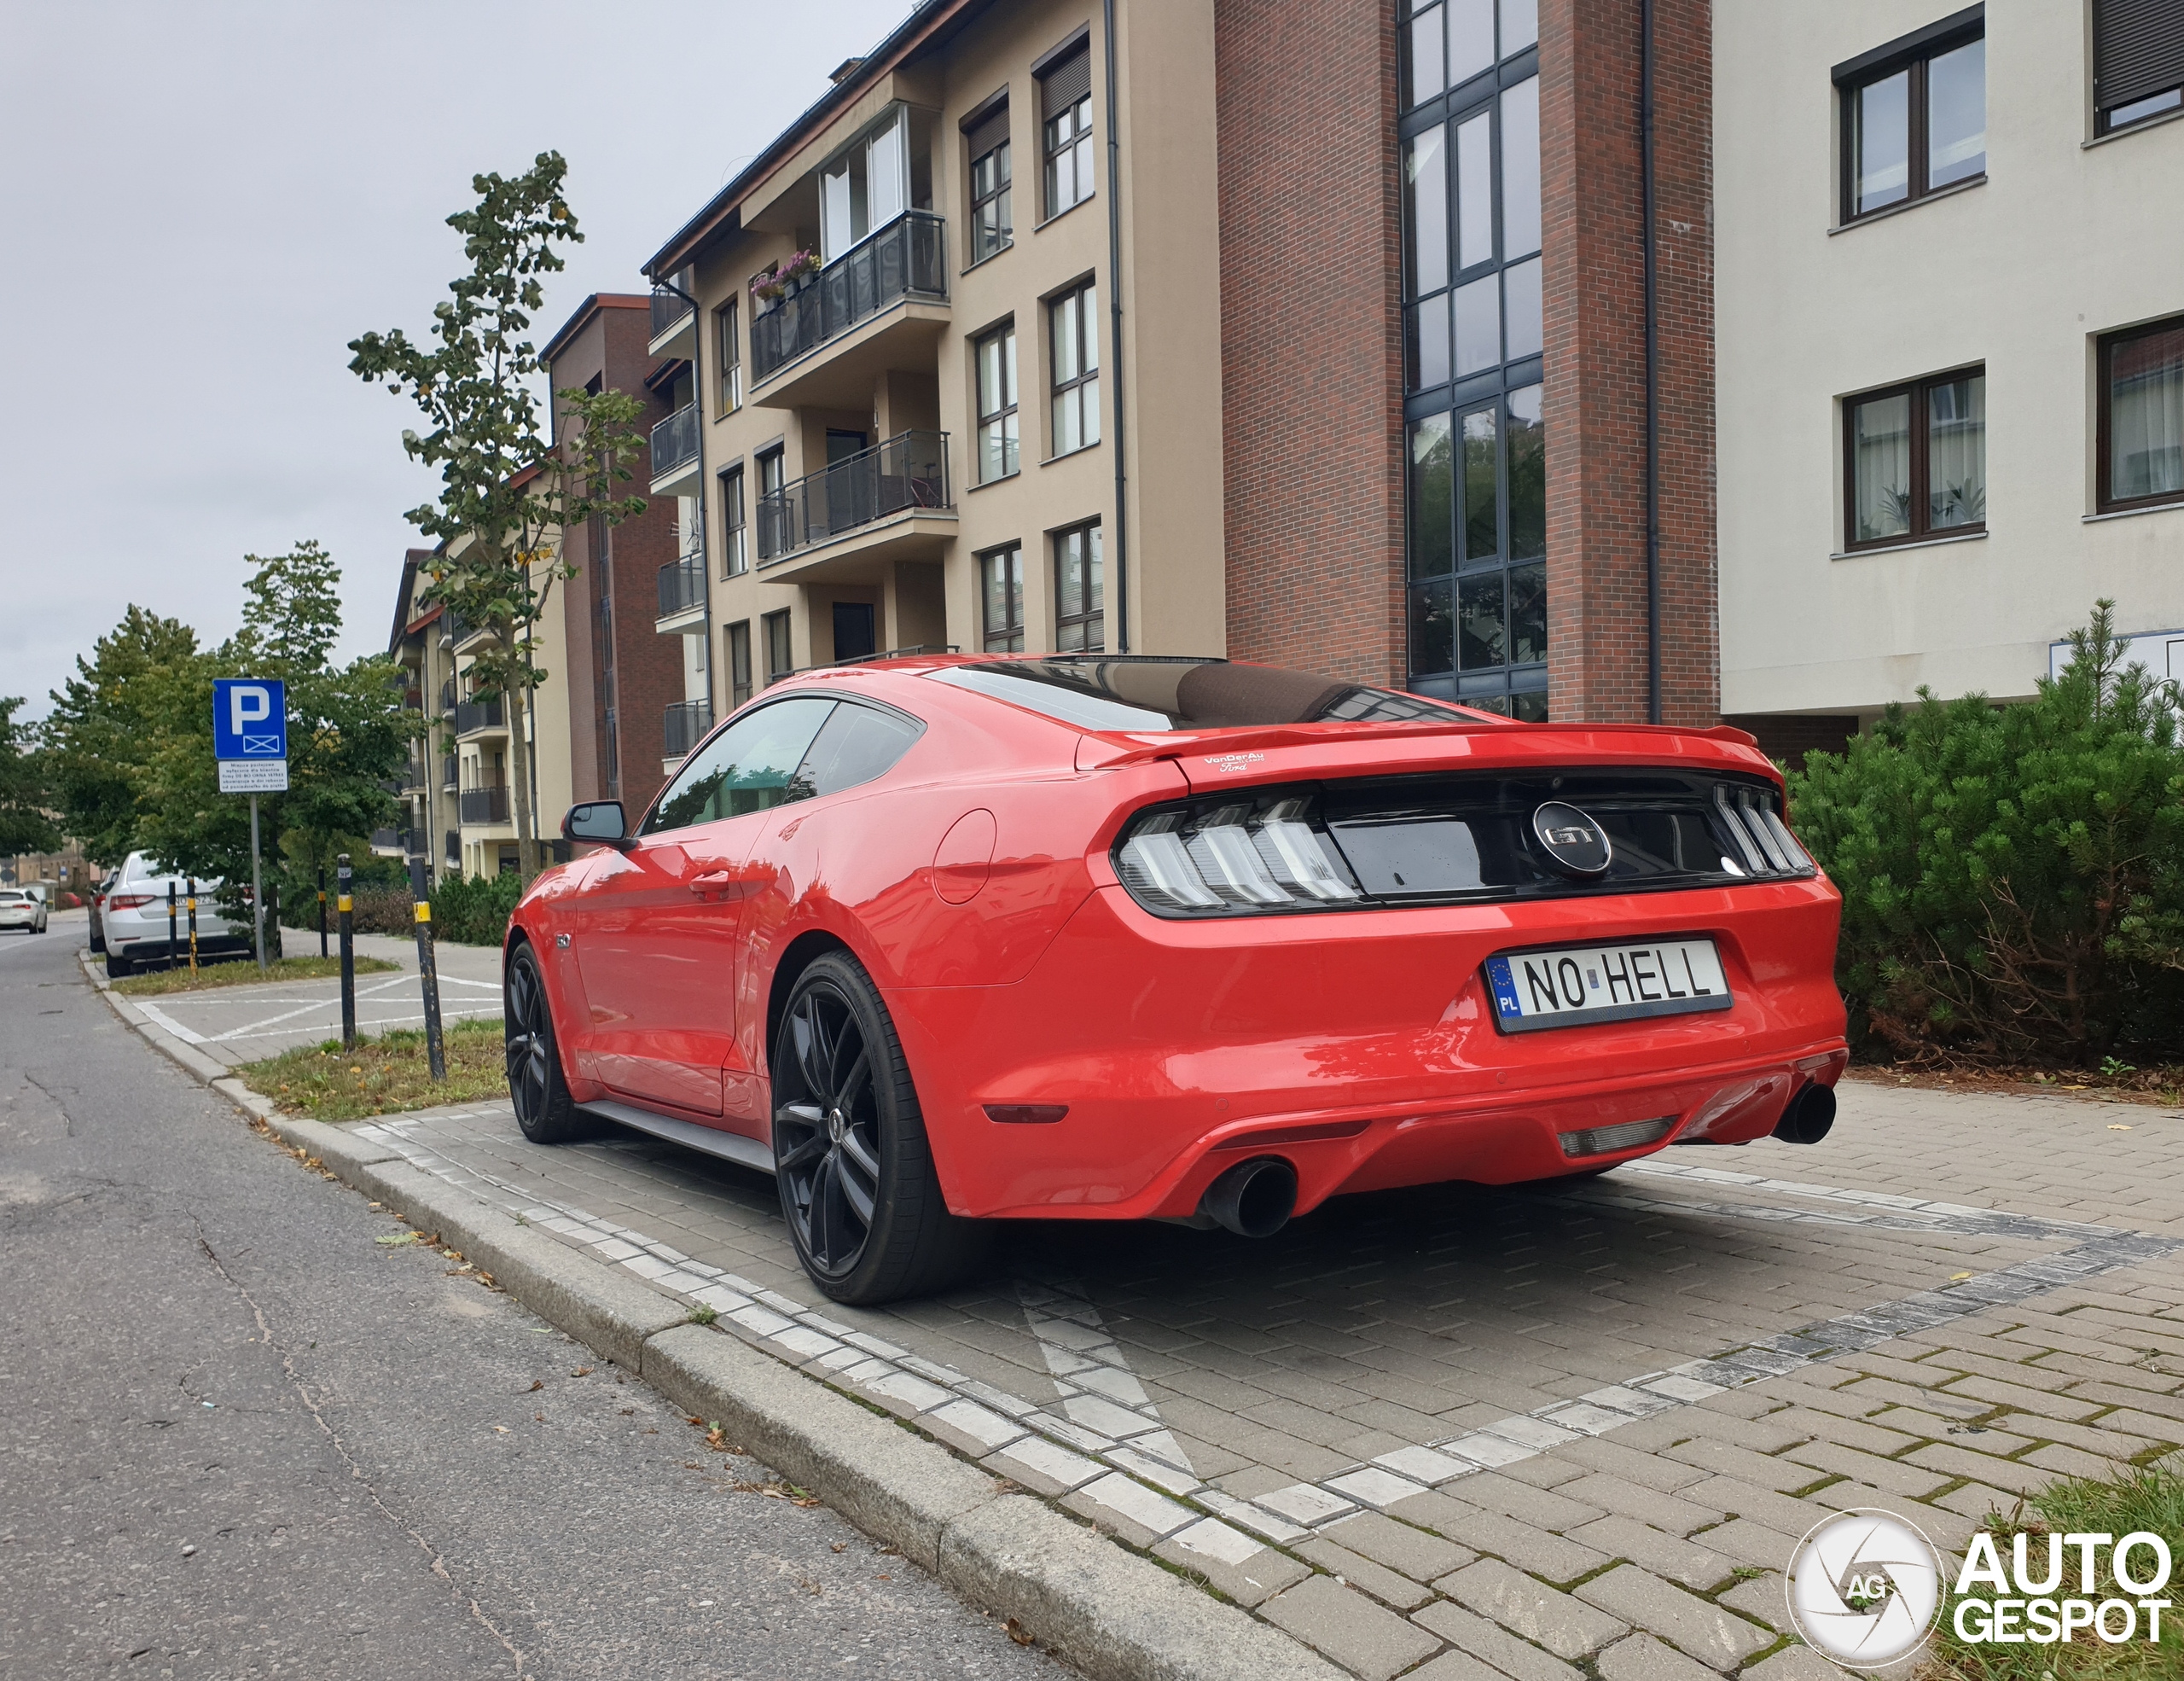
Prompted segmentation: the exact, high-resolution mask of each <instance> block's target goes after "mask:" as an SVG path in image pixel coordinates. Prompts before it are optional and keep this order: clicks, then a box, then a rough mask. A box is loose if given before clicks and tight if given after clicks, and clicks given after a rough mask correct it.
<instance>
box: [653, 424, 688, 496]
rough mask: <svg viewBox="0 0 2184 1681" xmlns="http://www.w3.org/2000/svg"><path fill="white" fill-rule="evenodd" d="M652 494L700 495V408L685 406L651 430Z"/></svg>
mask: <svg viewBox="0 0 2184 1681" xmlns="http://www.w3.org/2000/svg"><path fill="white" fill-rule="evenodd" d="M652 493H653V495H654V496H695V495H696V494H697V493H698V405H697V404H695V403H685V404H683V406H682V407H681V408H679V409H677V410H676V411H675V412H674V413H673V414H671V415H670V416H668V417H667V418H666V419H665V420H664V421H662V422H660V423H659V425H658V426H655V427H654V428H653V429H652Z"/></svg>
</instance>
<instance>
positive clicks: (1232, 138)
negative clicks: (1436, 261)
mask: <svg viewBox="0 0 2184 1681" xmlns="http://www.w3.org/2000/svg"><path fill="white" fill-rule="evenodd" d="M1214 54H1215V62H1216V66H1217V99H1218V110H1219V117H1220V134H1221V142H1220V143H1221V165H1220V202H1221V358H1222V442H1223V477H1224V481H1225V486H1226V508H1225V515H1226V523H1227V555H1226V581H1227V588H1228V629H1229V653H1230V654H1231V655H1233V656H1234V658H1237V659H1240V660H1268V661H1270V662H1273V663H1275V664H1280V665H1290V666H1303V667H1304V668H1306V669H1308V670H1314V671H1324V672H1331V673H1333V674H1335V675H1339V676H1345V677H1351V678H1359V679H1362V680H1364V681H1368V682H1372V683H1401V682H1402V680H1403V663H1404V662H1403V452H1402V450H1403V445H1402V439H1403V428H1402V419H1403V414H1402V398H1403V391H1402V377H1403V364H1402V341H1401V338H1400V332H1399V323H1400V322H1401V319H1402V317H1401V314H1400V310H1399V305H1400V299H1399V298H1398V295H1397V287H1398V284H1399V275H1400V247H1399V244H1398V240H1399V236H1400V226H1399V223H1398V219H1397V218H1398V208H1397V206H1398V201H1397V189H1396V174H1395V114H1396V113H1395V104H1396V81H1395V77H1396V38H1395V30H1394V27H1393V24H1392V11H1391V8H1390V7H1388V6H1387V5H1386V4H1385V3H1384V0H1313V3H1311V4H1310V5H1298V4H1296V3H1294V0H1215V6H1214Z"/></svg>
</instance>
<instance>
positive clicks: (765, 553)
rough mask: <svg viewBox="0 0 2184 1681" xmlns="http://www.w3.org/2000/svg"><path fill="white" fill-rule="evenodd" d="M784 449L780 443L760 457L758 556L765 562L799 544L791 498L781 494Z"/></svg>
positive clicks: (758, 460)
mask: <svg viewBox="0 0 2184 1681" xmlns="http://www.w3.org/2000/svg"><path fill="white" fill-rule="evenodd" d="M782 459H783V457H782V451H781V445H778V444H776V445H775V446H774V447H773V448H772V449H770V450H767V451H764V452H762V453H761V454H760V455H759V456H758V457H757V465H758V559H759V560H760V561H761V562H764V561H770V560H774V559H775V558H776V557H778V556H780V555H786V554H787V553H788V551H789V550H792V549H793V548H794V547H796V538H795V534H794V532H792V531H791V530H790V528H789V524H790V522H789V509H788V499H787V497H784V496H783V495H782V494H781V490H782V487H783V484H784V482H785V481H784V480H783V478H782V466H781V463H782Z"/></svg>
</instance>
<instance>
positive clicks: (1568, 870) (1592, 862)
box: [1532, 800, 1615, 876]
mask: <svg viewBox="0 0 2184 1681" xmlns="http://www.w3.org/2000/svg"><path fill="white" fill-rule="evenodd" d="M1532 834H1533V835H1534V836H1535V837H1536V839H1537V840H1538V841H1539V844H1540V846H1541V848H1542V850H1543V851H1544V852H1546V853H1547V856H1548V861H1549V862H1550V863H1552V864H1554V867H1555V868H1556V869H1557V870H1560V871H1561V872H1562V873H1563V874H1564V875H1577V876H1593V875H1606V873H1607V867H1608V865H1609V864H1612V863H1613V862H1614V860H1615V848H1614V847H1613V846H1612V845H1610V844H1609V841H1608V838H1607V831H1606V829H1602V828H1601V827H1600V824H1599V823H1597V822H1595V821H1594V819H1593V818H1592V817H1588V816H1587V815H1586V814H1585V813H1584V812H1583V811H1579V810H1578V809H1577V807H1576V806H1572V805H1571V804H1570V803H1569V802H1568V801H1566V800H1548V801H1547V802H1546V803H1545V804H1543V805H1542V806H1540V807H1539V808H1538V809H1537V810H1536V811H1534V812H1533V813H1532Z"/></svg>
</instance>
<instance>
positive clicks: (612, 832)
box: [561, 800, 630, 852]
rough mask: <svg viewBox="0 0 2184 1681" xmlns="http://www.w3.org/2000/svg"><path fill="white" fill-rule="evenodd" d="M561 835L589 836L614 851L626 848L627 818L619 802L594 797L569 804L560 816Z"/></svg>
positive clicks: (566, 837) (568, 838)
mask: <svg viewBox="0 0 2184 1681" xmlns="http://www.w3.org/2000/svg"><path fill="white" fill-rule="evenodd" d="M561 838H562V839H563V840H564V841H591V842H593V843H594V844H595V845H597V846H612V847H613V848H614V849H615V850H616V851H617V852H627V851H628V850H629V848H630V822H629V819H628V818H627V817H624V816H623V815H622V802H621V801H620V800H588V801H586V802H585V803H584V805H581V806H570V807H569V814H568V816H566V817H563V818H562V819H561Z"/></svg>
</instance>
